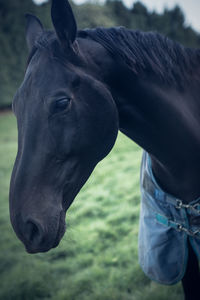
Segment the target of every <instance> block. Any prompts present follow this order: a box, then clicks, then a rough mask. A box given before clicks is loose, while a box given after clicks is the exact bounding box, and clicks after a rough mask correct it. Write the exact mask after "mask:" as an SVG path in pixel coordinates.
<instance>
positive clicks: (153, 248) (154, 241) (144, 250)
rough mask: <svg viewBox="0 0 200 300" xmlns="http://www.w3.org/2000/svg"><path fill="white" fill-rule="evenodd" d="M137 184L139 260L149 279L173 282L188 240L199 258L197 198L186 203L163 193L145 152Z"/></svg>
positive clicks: (180, 272) (181, 268) (183, 262)
mask: <svg viewBox="0 0 200 300" xmlns="http://www.w3.org/2000/svg"><path fill="white" fill-rule="evenodd" d="M140 184H141V210H140V222H139V263H140V265H141V267H142V269H143V271H144V273H145V274H146V275H147V276H148V277H149V278H150V279H152V280H155V281H157V282H159V283H161V284H175V283H177V282H178V281H180V280H181V279H182V277H183V276H184V273H185V270H186V265H187V259H188V243H187V242H188V241H189V242H190V243H191V245H192V247H193V249H194V251H195V253H196V255H197V257H198V258H199V259H200V198H198V199H197V200H195V201H192V202H191V203H189V204H188V205H186V204H184V203H183V202H182V201H181V199H177V198H176V197H174V196H172V195H170V194H168V193H165V192H164V191H163V190H162V189H161V188H160V187H159V185H158V184H157V182H156V180H155V178H154V175H153V173H152V167H151V158H150V156H149V154H148V153H147V152H144V153H143V158H142V164H141V174H140Z"/></svg>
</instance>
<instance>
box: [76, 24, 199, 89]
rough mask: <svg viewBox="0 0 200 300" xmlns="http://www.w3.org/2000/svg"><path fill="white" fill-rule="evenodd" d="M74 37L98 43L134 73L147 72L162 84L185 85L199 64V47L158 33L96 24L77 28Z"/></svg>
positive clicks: (145, 73)
mask: <svg viewBox="0 0 200 300" xmlns="http://www.w3.org/2000/svg"><path fill="white" fill-rule="evenodd" d="M78 36H79V37H83V38H87V37H88V38H90V39H92V40H94V41H96V42H98V43H100V44H101V45H102V46H104V47H105V48H106V49H107V50H108V51H109V52H110V54H111V55H112V56H113V57H114V58H115V59H116V60H117V61H118V62H120V63H122V64H123V65H125V67H126V68H128V69H129V70H131V71H132V72H133V73H134V74H137V75H139V76H147V75H149V74H150V75H152V76H155V77H156V78H157V79H158V80H159V81H160V82H163V83H165V84H175V85H176V86H182V85H185V82H189V81H191V79H192V78H191V77H192V74H194V73H195V70H196V68H197V67H198V70H199V67H200V50H198V49H191V48H185V47H184V46H182V45H181V44H179V43H178V42H174V41H172V40H170V39H169V38H167V37H165V36H163V35H161V34H159V33H155V32H142V31H139V30H129V29H126V28H124V27H113V28H101V27H100V28H95V29H85V30H80V31H79V32H78ZM195 75H196V74H195ZM196 77H197V76H195V78H196ZM199 80H200V74H199Z"/></svg>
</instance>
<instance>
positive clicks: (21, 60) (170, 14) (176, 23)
mask: <svg viewBox="0 0 200 300" xmlns="http://www.w3.org/2000/svg"><path fill="white" fill-rule="evenodd" d="M71 4H72V8H73V11H74V13H75V16H76V19H77V23H78V27H79V28H89V27H97V26H104V27H111V26H119V25H122V26H125V27H128V28H132V29H140V30H143V31H152V30H153V31H158V32H160V33H163V34H165V35H167V36H168V37H170V38H171V39H173V40H177V41H179V42H181V43H182V44H184V45H186V46H190V47H200V36H199V34H198V33H197V32H195V31H194V30H193V29H192V28H191V27H190V26H186V25H185V18H184V15H183V12H182V10H181V9H180V7H179V6H175V7H174V8H173V9H165V10H164V12H163V13H162V14H158V13H156V12H149V11H148V10H147V8H146V7H145V5H143V4H142V3H141V2H139V1H138V2H136V3H135V4H133V7H132V8H127V7H126V6H125V5H124V4H123V2H122V1H121V0H107V1H106V2H105V4H99V3H97V2H96V3H84V4H82V5H75V4H74V3H71ZM26 12H29V13H32V14H35V15H37V16H38V17H39V18H40V19H41V20H42V22H43V24H44V26H45V27H46V28H52V24H51V20H50V2H47V3H44V4H42V5H40V6H37V5H35V4H34V3H33V2H32V0H14V1H13V0H0V66H1V69H0V93H1V94H0V107H5V106H8V105H10V103H11V101H12V98H13V95H14V92H15V90H16V88H17V87H18V86H19V84H20V82H21V80H22V79H23V75H24V69H25V64H26V58H27V47H26V42H25V18H24V14H25V13H26Z"/></svg>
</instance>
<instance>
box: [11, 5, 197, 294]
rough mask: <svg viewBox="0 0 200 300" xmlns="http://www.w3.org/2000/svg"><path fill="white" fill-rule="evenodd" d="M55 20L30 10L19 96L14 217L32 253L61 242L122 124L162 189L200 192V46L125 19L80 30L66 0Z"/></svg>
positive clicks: (189, 276) (190, 276)
mask: <svg viewBox="0 0 200 300" xmlns="http://www.w3.org/2000/svg"><path fill="white" fill-rule="evenodd" d="M52 21H53V25H54V28H55V32H53V31H46V30H44V29H43V26H42V24H41V23H40V21H39V20H38V19H37V18H36V17H34V16H32V15H27V31H26V32H27V34H26V38H27V43H28V47H29V50H30V55H29V59H28V64H27V70H26V74H25V78H24V81H23V83H22V85H21V86H20V88H19V89H18V91H17V93H16V95H15V98H14V101H13V111H14V113H15V115H16V117H17V122H18V153H17V157H16V162H15V165H14V169H13V173H12V178H11V184H10V216H11V222H12V225H13V228H14V230H15V232H16V234H17V236H18V237H19V239H20V240H21V241H22V242H23V243H24V245H25V247H26V249H27V251H28V252H29V253H36V252H45V251H48V250H49V249H51V248H53V247H56V246H57V245H58V243H59V241H60V239H61V238H62V236H63V234H64V232H65V214H66V211H67V209H68V208H69V206H70V205H71V203H72V201H73V200H74V198H75V196H76V195H77V193H78V192H79V190H80V189H81V187H82V186H83V185H84V183H85V182H86V180H87V179H88V177H89V176H90V174H91V173H92V171H93V169H94V167H95V166H96V164H97V163H98V162H99V161H100V160H102V159H103V158H104V157H105V156H106V155H107V154H108V153H109V151H110V150H111V148H112V147H113V145H114V143H115V140H116V137H117V132H118V129H119V130H120V131H122V132H123V133H124V134H126V135H127V136H128V137H129V138H131V139H132V140H134V141H135V142H136V143H137V144H138V145H140V146H141V147H142V148H143V149H144V150H145V151H146V152H148V153H149V155H150V156H149V157H150V159H151V164H152V170H153V174H154V176H155V178H156V180H157V182H158V184H159V185H160V187H161V188H162V189H163V190H164V191H165V192H166V193H167V194H168V195H169V194H170V195H173V197H174V198H176V199H181V201H180V200H179V202H178V205H179V206H177V207H176V208H177V209H179V208H180V206H183V207H185V208H186V207H189V206H190V203H191V201H192V200H194V199H196V198H197V197H199V196H200V184H199V173H200V134H199V133H200V102H199V94H200V51H199V50H194V49H189V48H184V47H183V46H181V45H180V44H178V43H175V42H172V41H171V40H169V39H167V38H165V37H163V36H161V35H159V34H157V33H143V32H140V31H132V30H128V29H125V28H122V27H119V28H109V29H104V28H96V29H93V30H81V31H77V27H76V22H75V18H74V16H73V13H72V10H71V7H70V5H69V3H68V2H67V0H54V1H52ZM195 222H196V224H197V225H198V224H200V222H199V218H198V216H197V217H196V218H195ZM199 226H200V225H199ZM178 229H179V231H180V230H182V229H183V228H182V227H180V226H179V228H178ZM172 230H176V229H172ZM188 232H189V230H188ZM189 233H190V232H189ZM185 234H186V233H185ZM188 241H189V239H188ZM188 249H189V258H188V263H187V269H186V272H185V275H184V277H183V279H182V282H183V287H184V291H185V295H186V299H198V296H197V295H198V284H200V276H199V270H198V260H197V257H196V255H195V254H194V250H193V249H192V247H191V246H190V243H189V242H188Z"/></svg>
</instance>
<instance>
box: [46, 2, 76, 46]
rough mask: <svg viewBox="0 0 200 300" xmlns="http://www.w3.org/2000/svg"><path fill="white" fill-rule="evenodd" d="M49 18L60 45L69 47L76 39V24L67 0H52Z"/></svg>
mask: <svg viewBox="0 0 200 300" xmlns="http://www.w3.org/2000/svg"><path fill="white" fill-rule="evenodd" d="M51 19H52V22H53V25H54V28H55V31H56V34H57V36H58V39H59V41H60V42H61V45H62V46H63V47H64V48H71V46H72V44H73V42H74V41H75V39H76V32H77V26H76V21H75V18H74V14H73V12H72V9H71V6H70V4H69V2H68V0H52V6H51Z"/></svg>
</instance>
